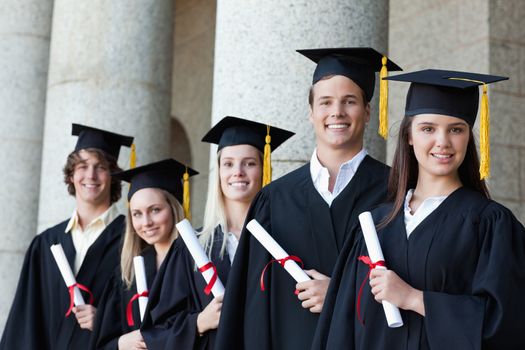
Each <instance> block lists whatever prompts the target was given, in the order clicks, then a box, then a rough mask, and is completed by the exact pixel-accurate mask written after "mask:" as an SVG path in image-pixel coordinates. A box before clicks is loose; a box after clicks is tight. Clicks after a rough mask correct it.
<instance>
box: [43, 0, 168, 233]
mask: <svg viewBox="0 0 525 350" xmlns="http://www.w3.org/2000/svg"><path fill="white" fill-rule="evenodd" d="M172 33H173V1H171V0H157V1H151V0H133V1H127V0H112V1H105V0H93V1H87V0H82V1H67V0H55V9H54V13H53V28H52V40H51V53H50V68H49V81H48V93H47V109H46V122H45V130H44V150H43V165H42V175H41V192H40V210H39V219H38V227H39V229H44V228H46V227H48V226H51V225H54V224H56V223H58V222H59V221H61V220H64V219H65V218H67V217H69V216H70V214H71V212H72V210H73V207H74V202H73V198H72V197H70V196H69V195H68V194H67V190H66V187H65V185H64V183H63V179H62V177H63V176H62V167H63V166H64V164H65V161H66V157H67V154H68V153H69V152H70V151H72V149H73V146H74V144H75V142H76V138H74V137H72V136H70V133H71V123H72V122H78V123H81V124H87V125H91V126H95V127H99V128H103V129H107V130H110V131H115V132H119V133H122V134H127V135H134V136H135V137H136V139H135V143H136V145H137V165H141V164H144V163H147V162H151V161H155V160H160V159H162V158H165V157H167V156H168V155H169V133H170V101H171V66H172V46H173V43H172ZM128 156H129V151H128V150H127V149H126V150H124V151H122V152H121V155H120V160H119V164H120V165H121V166H122V167H123V168H128V166H129V161H128ZM121 202H123V201H121Z"/></svg>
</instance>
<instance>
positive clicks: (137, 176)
mask: <svg viewBox="0 0 525 350" xmlns="http://www.w3.org/2000/svg"><path fill="white" fill-rule="evenodd" d="M197 174H198V172H197V171H195V170H193V169H192V168H189V167H187V166H186V165H184V164H182V163H179V162H178V161H176V160H175V159H164V160H161V161H159V162H155V163H150V164H146V165H143V166H140V167H136V168H133V169H130V170H126V171H121V172H118V173H114V174H112V176H114V177H116V178H117V179H120V180H122V181H126V182H129V183H130V188H129V192H128V201H129V200H131V197H133V195H134V194H135V192H137V191H139V190H141V189H143V188H152V187H153V188H160V189H162V190H165V191H168V192H169V193H171V194H172V195H173V196H174V197H175V198H177V200H178V201H179V202H181V203H182V207H183V208H184V215H185V216H186V218H188V219H190V216H191V215H190V191H189V177H190V176H193V175H197Z"/></svg>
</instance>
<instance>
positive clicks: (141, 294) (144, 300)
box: [126, 255, 148, 327]
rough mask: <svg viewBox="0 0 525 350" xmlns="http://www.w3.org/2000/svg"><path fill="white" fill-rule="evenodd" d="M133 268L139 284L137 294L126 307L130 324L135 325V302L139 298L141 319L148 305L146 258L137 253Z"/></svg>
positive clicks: (136, 281)
mask: <svg viewBox="0 0 525 350" xmlns="http://www.w3.org/2000/svg"><path fill="white" fill-rule="evenodd" d="M133 269H134V271H135V284H136V285H137V294H135V295H133V297H132V298H131V299H130V301H129V302H128V306H127V308H126V317H127V319H128V326H130V327H133V326H134V325H135V322H134V321H133V302H134V301H135V300H137V299H138V301H139V311H140V321H142V320H143V319H144V314H145V313H146V307H147V306H148V282H147V279H146V267H145V266H144V258H143V257H142V256H140V255H137V256H136V257H134V258H133Z"/></svg>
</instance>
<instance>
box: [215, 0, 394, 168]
mask: <svg viewBox="0 0 525 350" xmlns="http://www.w3.org/2000/svg"><path fill="white" fill-rule="evenodd" d="M216 28H217V30H216V40H215V71H214V90H213V112H212V121H213V123H216V122H217V121H219V120H220V119H221V118H222V117H223V116H225V115H233V116H239V117H243V118H249V119H256V120H258V121H263V122H267V123H269V124H274V125H276V126H281V127H283V128H286V129H289V130H293V131H295V132H296V133H297V135H296V136H295V137H294V138H292V139H291V140H290V141H287V142H286V143H285V146H283V147H282V148H280V149H278V150H277V151H276V152H275V154H274V155H273V167H274V174H275V175H276V176H278V175H281V174H283V173H285V172H287V171H289V170H291V169H293V168H296V167H298V166H299V165H301V164H303V163H304V162H306V161H309V159H310V156H311V153H312V151H313V149H314V147H315V136H314V131H313V128H312V127H311V124H310V123H309V122H308V90H309V87H310V85H311V82H312V74H313V71H314V69H315V64H314V63H313V62H310V61H309V60H308V59H306V58H304V57H303V56H302V55H300V54H298V53H296V52H295V50H296V49H306V48H322V47H347V46H348V47H351V46H371V47H374V48H375V49H377V50H379V51H382V52H384V53H386V51H387V44H388V1H386V0H379V1H358V0H296V1H291V0H285V1H282V0H267V1H257V0H219V1H218V2H217V23H216ZM376 90H377V86H376ZM377 101H378V99H377V97H376V98H374V100H373V101H372V116H373V117H372V122H371V123H370V125H369V127H368V130H367V133H366V136H365V145H366V147H367V149H368V150H369V151H370V153H372V155H374V156H375V157H377V158H378V159H384V157H385V143H384V141H380V139H379V137H378V136H376V135H377V124H378V123H377V115H378V113H377V111H378V108H377Z"/></svg>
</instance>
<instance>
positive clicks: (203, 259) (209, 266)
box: [175, 219, 224, 297]
mask: <svg viewBox="0 0 525 350" xmlns="http://www.w3.org/2000/svg"><path fill="white" fill-rule="evenodd" d="M175 226H176V227H177V230H179V233H180V236H181V237H182V240H183V241H184V243H185V244H186V247H188V250H189V252H190V254H191V256H192V257H193V260H195V264H196V265H197V268H198V269H199V271H200V273H201V274H202V276H203V277H204V279H205V280H206V283H207V285H206V288H205V289H204V293H206V294H207V295H208V294H210V292H211V293H212V294H213V296H214V297H218V296H219V295H223V294H224V285H223V284H222V282H221V280H220V279H219V278H218V275H217V269H216V267H215V265H213V263H212V262H211V261H210V259H209V258H208V256H207V255H206V253H205V252H204V249H203V248H202V246H201V244H200V243H199V240H198V239H197V235H196V234H195V230H194V229H193V227H192V226H191V224H190V222H189V221H188V220H186V219H184V220H182V221H180V222H178V223H177V224H176V225H175Z"/></svg>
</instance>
